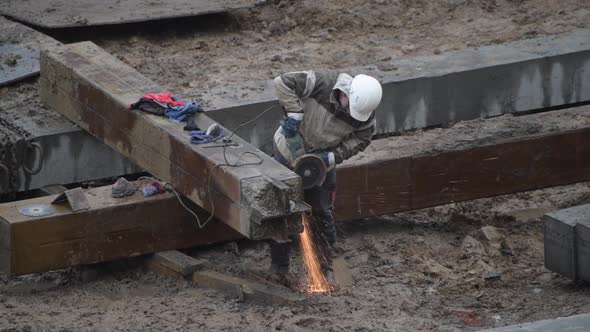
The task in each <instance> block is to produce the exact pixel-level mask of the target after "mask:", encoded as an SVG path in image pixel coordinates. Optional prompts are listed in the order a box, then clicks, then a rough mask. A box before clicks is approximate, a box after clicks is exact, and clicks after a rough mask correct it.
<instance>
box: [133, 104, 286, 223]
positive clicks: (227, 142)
mask: <svg viewBox="0 0 590 332" xmlns="http://www.w3.org/2000/svg"><path fill="white" fill-rule="evenodd" d="M278 107H281V106H280V105H273V106H270V107H268V108H267V109H265V110H264V111H263V112H261V113H260V114H258V115H257V116H256V117H254V118H253V119H252V120H248V121H246V122H243V123H241V124H240V125H238V126H237V127H236V128H234V130H232V132H231V134H230V135H229V136H228V137H227V138H226V139H223V145H220V146H219V147H221V148H223V160H224V162H225V163H224V164H217V165H215V167H213V168H212V169H211V171H210V172H209V177H208V179H207V196H208V197H209V206H211V214H210V215H209V217H208V218H207V220H205V222H203V223H201V219H200V218H199V216H198V215H197V214H196V213H195V212H194V211H193V210H191V209H190V208H189V207H187V206H186V205H185V204H184V202H183V201H182V198H181V197H180V195H179V194H178V192H177V191H176V190H175V189H174V187H173V186H172V185H171V184H170V183H167V182H166V183H164V188H165V189H166V190H168V191H172V192H173V193H174V195H175V196H176V198H177V199H178V202H180V205H182V207H183V208H184V209H185V210H187V211H188V212H189V213H190V214H192V215H193V217H195V220H196V221H197V226H198V228H199V229H202V228H204V227H205V226H206V225H207V224H208V223H209V222H210V221H211V220H212V219H213V217H214V215H215V204H213V197H212V194H211V193H212V192H211V179H212V178H213V174H214V173H215V170H216V169H217V168H221V167H226V166H227V167H241V166H251V165H260V164H262V163H263V162H264V159H263V158H262V157H261V156H260V155H259V154H258V153H256V152H252V151H245V152H242V153H241V154H239V155H238V159H236V161H235V162H234V163H230V162H229V161H228V159H227V154H226V152H227V147H228V146H229V145H230V144H231V143H232V137H233V136H234V134H235V133H236V132H237V131H238V130H239V129H240V128H242V127H244V126H246V125H248V124H250V123H253V122H255V121H257V120H258V119H260V118H261V117H262V116H263V115H264V114H266V113H267V112H269V111H270V110H273V109H275V108H278ZM246 155H252V156H254V157H256V158H257V159H258V160H257V161H254V162H247V163H240V160H241V159H242V157H244V156H246ZM142 179H150V180H154V181H157V180H155V179H153V178H151V177H141V178H140V180H142Z"/></svg>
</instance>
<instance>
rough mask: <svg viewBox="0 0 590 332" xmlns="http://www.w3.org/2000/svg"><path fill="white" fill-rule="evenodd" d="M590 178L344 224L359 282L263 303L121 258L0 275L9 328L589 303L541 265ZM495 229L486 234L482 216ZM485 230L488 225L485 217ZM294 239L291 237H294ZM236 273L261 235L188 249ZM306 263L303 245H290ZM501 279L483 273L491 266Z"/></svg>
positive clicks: (427, 318)
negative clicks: (550, 225) (554, 224)
mask: <svg viewBox="0 0 590 332" xmlns="http://www.w3.org/2000/svg"><path fill="white" fill-rule="evenodd" d="M589 185H590V183H580V184H576V185H572V186H564V187H556V188H551V189H545V190H538V191H533V192H527V193H521V194H517V195H507V196H501V197H496V198H491V199H480V200H476V201H472V202H465V203H458V204H451V205H445V206H441V207H437V208H431V209H425V210H420V211H414V212H408V213H400V214H398V215H396V216H392V217H384V218H381V219H373V220H365V221H362V222H354V223H346V224H340V225H339V233H340V238H341V247H342V248H343V250H344V256H345V257H346V259H347V260H348V262H349V264H350V265H351V269H352V272H353V277H354V281H355V282H354V287H353V288H350V289H342V290H339V291H337V292H335V293H333V294H331V295H313V294H311V295H310V294H308V295H306V301H305V302H304V304H302V305H301V306H260V305H254V304H248V303H242V302H240V301H239V300H238V299H237V298H225V297H224V296H223V295H222V294H221V293H218V292H217V291H213V290H207V289H202V288H198V287H197V286H196V285H194V284H193V283H191V282H188V281H182V280H175V279H172V278H166V277H160V276H158V275H156V274H154V273H153V272H147V273H146V272H145V271H143V269H142V268H140V267H137V262H136V261H128V262H118V263H116V264H111V265H110V266H106V267H102V268H101V269H99V270H98V276H95V277H96V279H95V280H94V281H92V280H86V281H81V278H89V276H90V277H92V275H91V273H89V271H82V270H80V269H68V270H63V271H58V272H51V273H44V274H36V275H31V276H24V277H18V278H12V279H7V278H0V327H1V328H4V329H5V330H9V328H13V329H12V330H13V331H30V330H46V329H47V330H61V331H112V330H117V331H137V330H145V331H162V330H182V331H193V330H211V331H217V330H221V331H244V330H246V331H308V330H315V331H460V330H477V329H481V328H482V327H492V326H503V325H509V324H514V323H519V322H525V321H533V320H540V319H550V318H555V317H560V316H569V315H573V314H578V313H586V312H590V301H588V296H590V288H589V287H588V286H587V285H575V284H573V283H571V282H570V281H568V280H566V279H564V278H562V277H560V276H558V275H556V274H554V273H550V272H548V271H546V270H545V269H544V268H543V251H542V246H543V241H542V223H541V221H540V216H541V214H542V213H543V212H546V211H550V210H554V209H557V208H564V207H568V206H571V205H577V204H581V203H588V202H590V190H589V188H588V186H589ZM484 226H491V227H493V228H491V230H492V232H493V231H495V232H496V233H497V234H498V237H497V238H494V237H491V239H492V240H488V239H487V238H486V237H485V236H484V233H483V232H482V228H483V227H484ZM486 230H488V231H489V230H490V227H488V228H486ZM294 246H296V244H294ZM192 255H193V256H195V257H200V258H207V259H209V260H210V261H211V262H214V268H215V269H216V270H219V271H224V272H228V273H231V274H233V275H240V274H243V271H250V272H251V271H254V272H258V274H264V273H265V269H266V268H267V267H268V264H269V257H268V248H267V244H266V243H262V242H259V243H252V242H247V241H243V242H237V243H228V244H224V245H219V246H214V247H211V248H206V249H198V250H193V252H192ZM293 266H294V267H295V272H296V273H298V274H299V275H301V274H302V270H301V265H300V257H299V256H298V255H297V256H295V257H293ZM493 272H496V273H499V274H500V277H499V279H496V280H485V279H484V275H486V274H488V273H493Z"/></svg>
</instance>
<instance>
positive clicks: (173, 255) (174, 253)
mask: <svg viewBox="0 0 590 332" xmlns="http://www.w3.org/2000/svg"><path fill="white" fill-rule="evenodd" d="M146 263H147V266H148V268H150V269H152V270H154V271H156V272H159V273H163V274H176V275H178V276H180V277H183V278H187V277H189V278H190V277H191V276H192V274H193V273H194V272H196V271H198V270H201V269H203V268H205V266H207V265H208V261H207V260H206V259H197V258H194V257H191V256H189V255H185V254H183V253H181V252H180V251H178V250H168V251H162V252H158V253H155V254H153V255H152V256H151V257H149V258H148V260H147V262H146Z"/></svg>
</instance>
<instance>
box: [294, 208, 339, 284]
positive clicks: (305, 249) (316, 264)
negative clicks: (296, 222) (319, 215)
mask: <svg viewBox="0 0 590 332" xmlns="http://www.w3.org/2000/svg"><path fill="white" fill-rule="evenodd" d="M301 221H302V223H303V233H301V234H299V240H300V241H299V244H300V246H301V254H302V256H303V263H304V264H305V269H306V270H307V278H308V288H307V291H308V292H312V293H325V292H329V291H330V290H331V287H330V284H329V283H328V281H327V280H326V277H325V276H324V274H323V273H322V269H321V265H320V260H319V258H318V250H317V246H316V245H315V243H314V242H313V239H312V236H311V230H310V229H309V217H308V216H307V215H306V214H305V213H304V214H302V215H301Z"/></svg>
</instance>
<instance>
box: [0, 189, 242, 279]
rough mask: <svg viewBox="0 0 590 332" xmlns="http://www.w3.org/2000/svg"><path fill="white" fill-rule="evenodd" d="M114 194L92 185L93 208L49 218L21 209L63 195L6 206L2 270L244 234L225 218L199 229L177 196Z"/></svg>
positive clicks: (63, 207) (0, 240) (0, 226)
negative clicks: (127, 195)
mask: <svg viewBox="0 0 590 332" xmlns="http://www.w3.org/2000/svg"><path fill="white" fill-rule="evenodd" d="M110 193H111V187H110V186H107V187H100V188H93V189H88V190H86V196H87V198H88V203H89V205H90V208H89V209H88V210H85V211H79V212H73V211H72V210H71V208H70V207H69V205H68V204H59V205H53V207H54V208H55V210H56V212H55V213H53V214H51V215H48V216H44V217H27V216H24V215H22V214H20V213H19V212H18V208H19V207H21V206H25V205H29V204H50V202H51V201H52V200H53V199H55V197H56V196H57V195H53V196H45V197H40V198H34V199H29V200H23V201H17V202H10V203H4V204H0V272H3V273H6V274H8V275H21V274H28V273H33V272H44V271H50V270H55V269H60V268H65V267H70V266H76V265H80V264H92V263H98V262H103V261H109V260H114V259H118V258H124V257H132V256H138V255H143V254H149V253H153V252H158V251H165V250H172V249H181V248H189V247H193V246H198V245H207V244H211V243H216V242H220V241H229V240H235V239H239V238H242V236H241V235H240V234H239V233H238V232H236V231H234V230H232V229H231V228H230V227H228V226H227V225H226V224H224V223H222V222H220V221H219V220H213V221H211V222H210V224H209V225H207V226H206V227H205V228H203V229H198V227H197V226H196V224H195V220H194V217H193V216H192V215H191V214H190V213H189V212H187V211H186V210H185V209H184V208H183V207H182V206H181V205H180V203H179V202H178V200H177V198H176V197H175V196H174V195H173V194H169V193H164V194H160V195H155V196H151V197H143V196H142V195H141V194H140V193H139V192H137V193H135V194H134V195H132V196H129V197H125V198H121V199H116V198H112V197H111V196H110ZM185 204H188V206H189V207H190V208H191V209H192V210H193V211H195V212H196V213H197V214H198V215H199V217H200V218H202V219H204V218H207V217H208V215H209V213H208V212H206V211H204V210H202V209H199V208H198V207H197V206H196V205H194V204H192V203H191V202H190V201H188V200H185Z"/></svg>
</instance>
